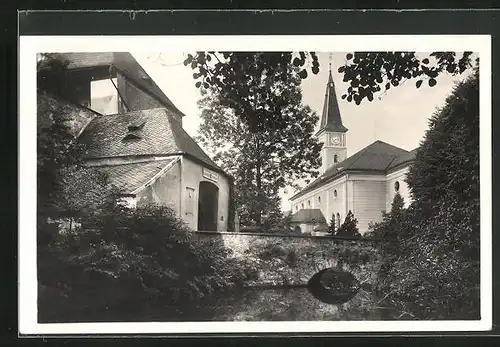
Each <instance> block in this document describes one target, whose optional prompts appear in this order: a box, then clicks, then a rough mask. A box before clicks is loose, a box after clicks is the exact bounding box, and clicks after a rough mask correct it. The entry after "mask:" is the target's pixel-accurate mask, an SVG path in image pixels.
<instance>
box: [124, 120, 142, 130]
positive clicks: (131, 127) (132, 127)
mask: <svg viewBox="0 0 500 347" xmlns="http://www.w3.org/2000/svg"><path fill="white" fill-rule="evenodd" d="M144 124H146V121H143V122H141V123H136V124H129V126H128V131H137V130H141V129H142V128H144Z"/></svg>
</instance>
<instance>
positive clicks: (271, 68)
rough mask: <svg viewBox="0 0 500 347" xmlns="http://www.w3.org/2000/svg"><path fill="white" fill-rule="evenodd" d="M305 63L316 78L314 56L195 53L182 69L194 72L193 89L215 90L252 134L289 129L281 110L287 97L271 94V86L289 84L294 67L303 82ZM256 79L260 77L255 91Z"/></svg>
mask: <svg viewBox="0 0 500 347" xmlns="http://www.w3.org/2000/svg"><path fill="white" fill-rule="evenodd" d="M308 63H311V71H312V73H314V74H317V73H318V72H319V62H318V57H317V56H316V54H315V53H314V52H298V53H293V52H197V53H196V54H194V55H192V54H188V56H187V58H186V60H185V61H184V65H186V66H188V65H189V66H190V67H191V68H192V69H193V71H195V72H194V73H193V78H194V79H195V80H197V82H196V83H195V85H196V87H198V88H204V89H209V88H211V89H213V90H215V91H216V92H217V94H218V95H219V101H220V102H221V103H223V104H225V105H230V106H231V107H232V109H233V110H234V111H235V114H236V116H237V117H239V118H240V119H241V120H242V121H243V122H244V123H245V124H247V125H248V126H249V129H250V131H252V132H258V131H260V130H262V129H265V128H267V127H271V128H272V129H283V128H285V127H286V126H287V125H288V124H287V118H286V117H283V116H282V114H283V111H282V110H283V109H284V108H286V107H287V101H288V99H289V97H288V95H286V94H285V95H279V94H277V93H274V92H273V84H274V83H276V82H278V81H280V82H281V83H287V81H289V79H290V68H291V65H293V66H294V67H296V69H295V73H294V74H295V75H296V77H298V78H299V79H302V78H306V77H307V75H308V73H307V68H306V67H305V66H306V64H308ZM255 76H259V77H262V81H261V82H263V83H262V84H261V86H260V88H259V89H258V90H256V89H255V87H256V85H255ZM293 83H294V82H292V84H293ZM256 91H257V94H256ZM256 95H258V97H259V98H262V99H264V100H266V111H265V112H262V109H260V108H259V105H258V104H256V103H255V98H256Z"/></svg>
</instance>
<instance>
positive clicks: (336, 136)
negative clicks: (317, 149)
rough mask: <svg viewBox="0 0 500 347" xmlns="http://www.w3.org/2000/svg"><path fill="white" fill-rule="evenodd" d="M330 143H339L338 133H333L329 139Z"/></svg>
mask: <svg viewBox="0 0 500 347" xmlns="http://www.w3.org/2000/svg"><path fill="white" fill-rule="evenodd" d="M330 142H331V144H332V145H339V144H340V136H339V135H333V136H332V137H331V140H330Z"/></svg>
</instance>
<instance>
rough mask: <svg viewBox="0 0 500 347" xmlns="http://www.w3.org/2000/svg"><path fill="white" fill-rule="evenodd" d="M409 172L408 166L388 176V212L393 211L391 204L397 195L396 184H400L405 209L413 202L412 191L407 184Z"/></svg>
mask: <svg viewBox="0 0 500 347" xmlns="http://www.w3.org/2000/svg"><path fill="white" fill-rule="evenodd" d="M408 170H409V168H408V166H406V167H403V168H402V169H399V170H397V171H394V172H392V173H390V174H388V175H387V188H386V191H387V194H386V211H390V210H391V204H392V201H393V200H394V196H395V195H396V190H395V188H394V185H395V183H396V182H399V194H400V195H401V197H402V198H403V200H404V202H405V207H408V206H409V204H410V202H411V198H410V189H409V187H408V184H407V183H406V182H405V179H406V175H407V174H408Z"/></svg>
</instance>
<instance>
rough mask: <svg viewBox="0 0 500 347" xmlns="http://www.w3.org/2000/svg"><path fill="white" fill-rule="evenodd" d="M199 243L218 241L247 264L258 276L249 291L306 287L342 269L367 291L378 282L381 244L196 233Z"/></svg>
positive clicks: (351, 240) (327, 237)
mask: <svg viewBox="0 0 500 347" xmlns="http://www.w3.org/2000/svg"><path fill="white" fill-rule="evenodd" d="M195 237H198V238H200V239H204V238H205V239H207V238H212V239H218V240H220V242H221V244H223V245H224V246H226V247H228V248H229V249H231V250H232V251H233V255H232V256H233V257H238V258H241V259H244V260H246V261H248V262H249V263H250V264H251V265H252V267H253V268H254V269H256V272H257V273H258V276H256V278H253V279H251V280H249V281H247V283H246V285H247V286H248V287H261V286H262V287H278V286H288V285H306V284H307V282H308V281H309V279H310V278H311V277H312V276H313V275H314V274H315V273H316V272H318V271H320V270H322V269H324V268H328V267H340V268H342V269H344V270H346V271H349V272H351V273H352V274H354V276H356V278H357V279H358V280H359V281H360V282H361V284H362V286H364V287H365V288H369V287H371V285H372V283H373V282H374V280H375V278H376V273H377V271H378V269H379V266H380V263H381V258H380V255H379V253H378V251H377V244H379V243H380V242H383V241H380V240H366V239H354V238H351V239H349V238H339V237H330V236H304V235H288V234H257V233H230V232H196V233H195Z"/></svg>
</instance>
